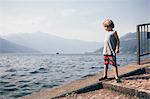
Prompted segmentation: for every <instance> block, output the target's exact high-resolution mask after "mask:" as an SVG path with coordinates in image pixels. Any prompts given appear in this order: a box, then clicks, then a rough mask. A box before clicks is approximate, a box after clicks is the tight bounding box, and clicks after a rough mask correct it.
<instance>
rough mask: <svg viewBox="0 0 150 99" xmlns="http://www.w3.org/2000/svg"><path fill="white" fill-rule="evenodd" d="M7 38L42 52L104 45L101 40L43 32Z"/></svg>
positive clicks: (79, 49) (71, 51)
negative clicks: (88, 40) (90, 40)
mask: <svg viewBox="0 0 150 99" xmlns="http://www.w3.org/2000/svg"><path fill="white" fill-rule="evenodd" d="M5 39H6V40H9V41H10V42H13V43H16V44H18V45H21V46H26V47H28V48H32V49H36V50H38V51H40V52H41V53H85V52H92V51H94V50H96V49H98V48H100V47H101V46H102V43H99V42H87V41H81V40H72V39H65V38H62V37H58V36H54V35H50V34H48V33H43V32H34V33H20V34H19V33H18V34H13V35H9V36H6V37H5Z"/></svg>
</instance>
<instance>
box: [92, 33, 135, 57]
mask: <svg viewBox="0 0 150 99" xmlns="http://www.w3.org/2000/svg"><path fill="white" fill-rule="evenodd" d="M136 40H137V39H136V33H128V34H126V35H124V36H122V37H121V38H120V54H123V53H131V54H134V53H136V49H137V45H136V42H137V41H136ZM102 52H103V47H101V48H100V49H98V50H96V51H95V52H94V53H102Z"/></svg>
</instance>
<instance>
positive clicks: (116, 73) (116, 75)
mask: <svg viewBox="0 0 150 99" xmlns="http://www.w3.org/2000/svg"><path fill="white" fill-rule="evenodd" d="M113 71H114V73H115V78H116V79H118V68H117V66H113Z"/></svg>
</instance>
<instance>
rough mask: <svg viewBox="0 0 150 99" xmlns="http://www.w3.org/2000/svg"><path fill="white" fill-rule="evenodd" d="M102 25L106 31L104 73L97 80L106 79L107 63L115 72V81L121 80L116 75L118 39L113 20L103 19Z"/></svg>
mask: <svg viewBox="0 0 150 99" xmlns="http://www.w3.org/2000/svg"><path fill="white" fill-rule="evenodd" d="M102 24H103V26H104V29H105V31H106V33H105V39H104V49H103V54H104V74H103V77H102V78H100V79H99V80H104V79H107V71H108V65H109V64H110V65H112V66H113V71H114V73H115V79H116V82H117V83H118V82H121V81H120V79H119V77H118V68H117V63H116V53H119V46H120V41H119V37H118V34H117V31H115V30H113V28H114V27H115V26H114V22H113V21H112V20H110V19H106V20H104V21H103V23H102Z"/></svg>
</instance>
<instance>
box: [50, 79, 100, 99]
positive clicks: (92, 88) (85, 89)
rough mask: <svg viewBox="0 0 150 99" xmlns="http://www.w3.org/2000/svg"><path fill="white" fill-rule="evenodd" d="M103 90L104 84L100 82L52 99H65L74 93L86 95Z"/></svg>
mask: <svg viewBox="0 0 150 99" xmlns="http://www.w3.org/2000/svg"><path fill="white" fill-rule="evenodd" d="M102 88H103V85H102V82H98V83H94V84H91V85H89V86H86V87H83V88H80V89H77V90H73V91H70V92H67V93H63V94H61V95H58V96H55V97H52V98H51V99H56V98H60V97H65V96H67V95H70V94H72V93H77V94H80V93H86V92H90V91H94V90H98V89H102Z"/></svg>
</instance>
